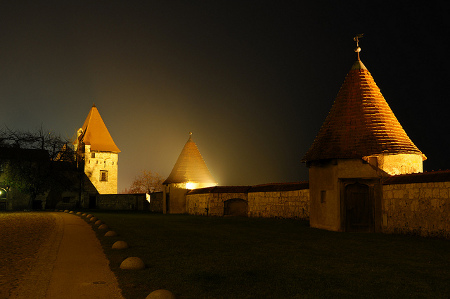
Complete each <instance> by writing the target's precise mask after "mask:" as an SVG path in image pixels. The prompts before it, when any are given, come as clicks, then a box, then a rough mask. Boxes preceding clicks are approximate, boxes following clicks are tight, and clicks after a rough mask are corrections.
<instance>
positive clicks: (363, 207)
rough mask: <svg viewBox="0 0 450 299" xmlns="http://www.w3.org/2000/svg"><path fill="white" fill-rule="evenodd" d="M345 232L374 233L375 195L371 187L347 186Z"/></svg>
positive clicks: (357, 184) (358, 184) (356, 184)
mask: <svg viewBox="0 0 450 299" xmlns="http://www.w3.org/2000/svg"><path fill="white" fill-rule="evenodd" d="M344 203H345V207H344V210H345V231H347V232H370V231H373V228H374V221H373V195H372V192H371V190H370V187H369V186H368V185H365V184H360V183H354V184H349V185H347V186H345V192H344Z"/></svg>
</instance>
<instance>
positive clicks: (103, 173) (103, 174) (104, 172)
mask: <svg viewBox="0 0 450 299" xmlns="http://www.w3.org/2000/svg"><path fill="white" fill-rule="evenodd" d="M100 181H102V182H107V181H108V171H107V170H101V171H100Z"/></svg>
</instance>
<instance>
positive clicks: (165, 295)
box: [61, 210, 175, 299]
mask: <svg viewBox="0 0 450 299" xmlns="http://www.w3.org/2000/svg"><path fill="white" fill-rule="evenodd" d="M61 212H62V211H61ZM64 212H65V213H69V214H76V215H78V216H80V217H83V218H85V219H86V220H87V221H88V222H89V223H90V224H93V226H94V227H97V229H98V230H103V231H106V233H105V237H115V236H117V233H116V232H115V231H113V230H109V227H108V226H107V225H106V224H105V223H103V222H102V221H101V220H100V219H98V218H97V217H95V216H94V215H92V214H87V213H81V212H76V213H75V212H74V211H69V210H64ZM111 248H112V249H118V250H120V249H125V248H128V244H127V242H125V241H116V242H115V243H114V244H113V245H112V247H111ZM120 269H123V270H142V269H145V264H144V262H143V261H142V259H140V258H139V257H135V256H132V257H127V258H126V259H125V260H124V261H123V262H122V263H121V264H120ZM146 299H175V295H174V294H173V293H172V292H170V291H168V290H163V289H160V290H156V291H153V292H151V293H150V294H149V295H148V296H147V297H146Z"/></svg>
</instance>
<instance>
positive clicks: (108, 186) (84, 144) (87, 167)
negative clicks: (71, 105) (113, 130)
mask: <svg viewBox="0 0 450 299" xmlns="http://www.w3.org/2000/svg"><path fill="white" fill-rule="evenodd" d="M74 150H75V152H76V153H77V154H78V157H79V158H80V162H79V163H80V167H83V168H84V173H85V174H86V177H87V178H88V179H89V182H87V183H88V184H84V185H85V186H84V188H83V189H84V190H85V191H89V193H90V194H92V193H94V194H95V193H99V194H116V193H117V173H118V160H119V153H120V150H119V148H118V147H117V146H116V144H115V143H114V140H113V139H112V137H111V134H109V131H108V129H107V128H106V125H105V123H104V122H103V119H102V117H101V116H100V113H99V112H98V109H97V107H95V105H92V108H91V110H90V111H89V114H88V116H87V117H86V120H85V121H84V124H83V126H82V127H81V128H80V129H78V131H77V139H76V141H75V142H74ZM88 185H91V186H92V187H94V188H95V189H93V188H91V189H93V190H88V189H89V186H88ZM92 198H93V199H92V200H94V199H95V197H92ZM92 206H95V204H94V203H90V207H92Z"/></svg>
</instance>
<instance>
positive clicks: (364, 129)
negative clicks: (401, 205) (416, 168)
mask: <svg viewBox="0 0 450 299" xmlns="http://www.w3.org/2000/svg"><path fill="white" fill-rule="evenodd" d="M360 51H361V48H359V47H357V48H356V50H355V52H357V53H358V60H357V61H356V62H355V63H354V64H353V66H352V68H351V69H350V72H349V73H348V74H347V76H346V78H345V80H344V83H343V84H342V86H341V89H340V90H339V93H338V95H337V97H336V99H335V101H334V104H333V106H332V107H331V110H330V112H329V114H328V116H327V118H326V119H325V122H324V123H323V125H322V128H321V129H320V131H319V133H318V134H317V136H316V139H315V140H314V143H313V144H312V146H311V148H310V149H309V151H308V152H307V153H306V155H305V156H304V157H303V159H302V162H310V161H317V160H325V159H353V158H362V157H365V156H371V155H378V154H418V155H422V157H423V159H424V160H425V159H426V157H425V155H423V154H422V152H421V151H420V150H419V149H418V148H417V147H416V146H415V145H414V143H413V142H412V141H411V140H410V139H409V137H408V135H406V132H405V130H404V129H403V127H402V126H401V125H400V123H399V122H398V120H397V118H396V117H395V115H394V113H393V112H392V110H391V108H390V107H389V105H388V103H387V102H386V100H385V99H384V97H383V95H382V94H381V91H380V89H379V88H378V86H377V85H376V83H375V81H374V79H373V77H372V75H371V74H370V72H369V71H368V70H367V68H366V67H365V66H364V64H363V63H362V62H361V60H359V52H360Z"/></svg>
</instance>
